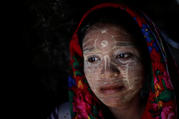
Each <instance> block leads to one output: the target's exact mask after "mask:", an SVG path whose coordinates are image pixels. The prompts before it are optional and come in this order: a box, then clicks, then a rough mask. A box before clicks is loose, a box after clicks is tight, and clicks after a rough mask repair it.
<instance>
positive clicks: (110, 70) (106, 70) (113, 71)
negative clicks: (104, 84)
mask: <svg viewBox="0 0 179 119" xmlns="http://www.w3.org/2000/svg"><path fill="white" fill-rule="evenodd" d="M103 64H104V65H103V68H102V70H101V79H114V78H116V77H118V76H119V75H120V70H119V69H118V68H117V66H116V65H115V64H114V63H113V62H112V61H111V60H110V57H109V56H104V63H103Z"/></svg>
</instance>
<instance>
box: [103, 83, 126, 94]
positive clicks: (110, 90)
mask: <svg viewBox="0 0 179 119" xmlns="http://www.w3.org/2000/svg"><path fill="white" fill-rule="evenodd" d="M124 88H125V87H124V86H123V85H110V86H104V87H101V88H100V92H101V93H104V94H108V93H114V92H119V91H122V90H123V89H124Z"/></svg>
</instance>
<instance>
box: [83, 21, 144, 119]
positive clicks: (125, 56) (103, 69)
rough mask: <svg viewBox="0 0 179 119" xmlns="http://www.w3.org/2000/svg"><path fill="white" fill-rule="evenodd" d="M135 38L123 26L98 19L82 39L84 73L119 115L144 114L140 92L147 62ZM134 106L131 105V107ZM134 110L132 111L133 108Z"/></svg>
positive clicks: (97, 94)
mask: <svg viewBox="0 0 179 119" xmlns="http://www.w3.org/2000/svg"><path fill="white" fill-rule="evenodd" d="M134 42H135V40H134V39H133V38H132V36H131V35H130V34H129V33H127V32H126V31H125V30H124V29H123V28H122V27H120V26H116V25H113V24H102V23H97V24H95V25H93V26H91V27H90V28H89V29H88V30H87V32H86V35H85V37H84V39H83V44H82V45H83V56H84V73H85V76H86V79H87V81H88V83H89V86H90V88H91V90H92V91H93V92H94V94H95V95H96V96H97V98H98V99H99V100H100V101H101V102H102V103H104V104H105V105H106V106H107V107H109V108H110V110H111V111H112V112H113V114H114V115H115V117H116V118H119V119H121V118H126V119H127V118H133V119H135V117H128V116H127V117H126V116H124V115H123V114H122V113H125V110H128V111H127V112H128V113H130V114H131V115H133V113H134V114H135V115H137V116H136V119H137V118H138V116H140V114H141V108H140V107H139V106H138V105H139V102H138V101H139V92H140V90H141V88H142V86H143V81H144V70H143V69H144V66H143V65H142V62H141V54H140V52H139V50H138V49H137V47H136V45H135V44H134ZM131 106H132V108H131ZM130 110H131V111H130Z"/></svg>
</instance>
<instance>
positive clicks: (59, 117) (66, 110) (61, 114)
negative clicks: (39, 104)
mask: <svg viewBox="0 0 179 119" xmlns="http://www.w3.org/2000/svg"><path fill="white" fill-rule="evenodd" d="M49 119H71V115H70V103H69V102H65V103H63V104H61V105H60V106H59V107H58V108H55V110H54V112H52V113H51V115H50V118H49Z"/></svg>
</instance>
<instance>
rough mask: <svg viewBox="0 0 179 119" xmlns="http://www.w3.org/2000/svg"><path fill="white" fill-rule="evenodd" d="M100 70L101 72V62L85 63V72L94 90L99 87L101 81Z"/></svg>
mask: <svg viewBox="0 0 179 119" xmlns="http://www.w3.org/2000/svg"><path fill="white" fill-rule="evenodd" d="M100 72H101V67H100V64H98V65H90V64H88V63H85V64H84V73H85V76H86V79H87V81H88V84H89V85H90V87H91V89H92V90H94V89H95V88H96V87H98V84H99V83H97V82H98V80H99V79H100V78H99V75H100Z"/></svg>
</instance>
